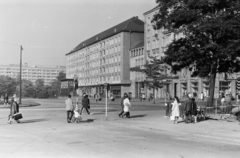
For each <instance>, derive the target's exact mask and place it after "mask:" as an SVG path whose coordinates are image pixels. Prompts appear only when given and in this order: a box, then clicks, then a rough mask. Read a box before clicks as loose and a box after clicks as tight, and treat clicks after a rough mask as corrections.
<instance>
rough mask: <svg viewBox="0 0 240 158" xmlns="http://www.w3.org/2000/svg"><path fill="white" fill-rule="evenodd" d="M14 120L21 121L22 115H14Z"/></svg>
mask: <svg viewBox="0 0 240 158" xmlns="http://www.w3.org/2000/svg"><path fill="white" fill-rule="evenodd" d="M13 118H14V120H19V119H22V118H23V117H22V114H21V113H16V114H14V115H13Z"/></svg>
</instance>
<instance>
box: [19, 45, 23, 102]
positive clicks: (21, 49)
mask: <svg viewBox="0 0 240 158" xmlns="http://www.w3.org/2000/svg"><path fill="white" fill-rule="evenodd" d="M22 51H23V47H22V45H20V77H19V80H20V81H19V84H20V85H19V89H20V90H19V91H20V92H19V104H21V103H22Z"/></svg>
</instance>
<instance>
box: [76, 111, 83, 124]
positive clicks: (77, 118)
mask: <svg viewBox="0 0 240 158" xmlns="http://www.w3.org/2000/svg"><path fill="white" fill-rule="evenodd" d="M81 121H82V117H81V115H80V114H79V112H78V109H75V110H74V122H75V123H79V122H81Z"/></svg>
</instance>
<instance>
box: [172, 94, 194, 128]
mask: <svg viewBox="0 0 240 158" xmlns="http://www.w3.org/2000/svg"><path fill="white" fill-rule="evenodd" d="M171 104H172V109H171V110H172V113H171V116H170V117H172V118H173V119H172V120H173V123H174V124H175V123H178V119H179V117H180V115H181V109H180V108H179V107H180V106H182V105H181V102H180V101H179V98H178V97H174V101H173V102H172V103H171ZM183 111H184V114H182V117H184V120H185V123H196V122H197V104H196V102H195V98H193V96H192V94H191V93H189V94H188V98H187V100H186V101H185V104H184V105H183Z"/></svg>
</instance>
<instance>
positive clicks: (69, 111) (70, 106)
mask: <svg viewBox="0 0 240 158" xmlns="http://www.w3.org/2000/svg"><path fill="white" fill-rule="evenodd" d="M71 97H72V96H71V95H68V98H67V99H66V100H65V104H66V111H67V122H68V123H71V120H72V117H73V104H72V99H71Z"/></svg>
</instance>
